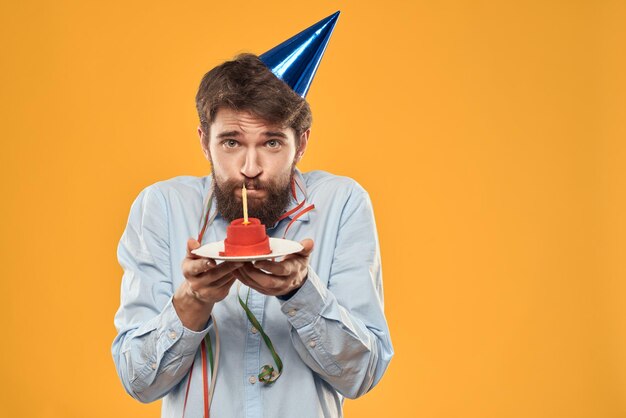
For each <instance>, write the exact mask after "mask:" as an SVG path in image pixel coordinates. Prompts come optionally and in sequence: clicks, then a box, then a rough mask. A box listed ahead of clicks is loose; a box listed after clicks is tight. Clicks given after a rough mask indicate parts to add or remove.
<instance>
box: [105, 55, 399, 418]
mask: <svg viewBox="0 0 626 418" xmlns="http://www.w3.org/2000/svg"><path fill="white" fill-rule="evenodd" d="M196 104H197V108H198V114H199V117H200V126H199V128H198V133H199V136H200V142H201V145H202V149H203V152H204V154H205V156H206V157H207V159H208V160H209V161H210V163H211V167H212V175H211V176H207V177H203V178H195V177H177V178H174V179H170V180H167V181H163V182H159V183H156V184H154V185H152V186H149V187H148V188H146V189H145V190H143V191H142V192H141V193H140V195H139V197H138V198H137V199H136V201H135V202H134V204H133V206H132V208H131V213H130V217H129V221H128V225H127V227H126V230H125V232H124V235H123V236H122V239H121V241H120V246H119V248H118V257H119V260H120V264H121V265H122V267H123V268H124V271H125V273H124V278H123V283H122V302H121V306H120V308H119V310H118V312H117V314H116V317H115V324H116V327H117V329H118V336H117V337H116V339H115V341H114V343H113V357H114V360H115V363H116V366H117V371H118V374H119V376H120V379H121V380H122V383H123V385H124V387H125V389H126V390H127V392H128V393H129V394H130V395H131V396H133V397H134V398H136V399H138V400H140V401H142V402H152V401H154V400H156V399H159V398H163V406H162V416H163V417H180V416H183V414H184V415H185V416H187V417H202V416H207V415H208V414H207V412H208V410H209V409H210V412H211V414H212V415H213V416H218V417H239V416H246V417H293V416H298V417H301V418H304V417H319V416H328V417H338V416H341V415H342V403H343V399H344V397H348V398H356V397H358V396H361V395H363V394H364V393H366V392H367V391H369V390H370V389H371V388H372V387H373V386H374V385H375V384H376V383H377V382H378V381H379V380H380V379H381V377H382V375H383V373H384V372H385V370H386V368H387V365H388V363H389V361H390V359H391V357H392V355H393V349H392V346H391V341H390V338H389V331H388V328H387V324H386V320H385V317H384V314H383V301H382V276H381V269H380V255H379V247H378V238H377V234H376V228H375V224H374V218H373V213H372V207H371V203H370V200H369V197H368V195H367V193H366V192H365V191H364V190H363V188H361V187H360V186H359V185H358V184H357V183H356V182H354V181H353V180H351V179H348V178H345V177H337V176H333V175H331V174H328V173H325V172H321V171H314V172H311V173H306V174H303V173H301V172H300V171H299V170H297V169H296V163H297V162H298V161H299V160H300V159H301V158H302V156H303V154H304V153H305V151H306V149H307V146H308V140H309V134H310V125H311V113H310V109H309V106H308V104H307V102H306V101H305V100H304V99H303V98H302V97H300V96H299V95H298V94H296V93H295V92H294V91H293V90H292V89H290V87H289V86H288V85H287V84H285V83H284V82H283V81H281V80H279V79H278V78H277V77H276V76H275V75H274V74H273V73H272V72H271V71H270V70H269V69H268V68H267V66H266V65H265V64H264V63H263V62H262V61H261V60H259V58H258V57H256V56H254V55H251V54H244V55H240V56H239V57H237V58H236V59H234V60H233V61H229V62H226V63H224V64H222V65H220V66H218V67H216V68H214V69H213V70H211V71H210V72H209V73H207V74H206V75H205V76H204V78H203V80H202V82H201V84H200V88H199V90H198V94H197V96H196ZM242 184H245V186H246V188H247V190H248V192H247V201H248V211H249V214H250V216H251V217H256V218H259V219H260V220H261V221H262V223H264V224H265V225H266V226H267V233H268V235H269V236H270V237H277V238H281V237H285V238H287V239H291V240H296V241H300V243H301V244H302V246H303V250H302V251H300V252H299V253H296V254H291V255H289V256H286V257H285V258H284V259H282V260H275V261H272V260H264V261H256V262H254V263H250V262H245V263H244V262H231V261H227V262H222V263H218V262H216V261H215V260H211V259H207V258H203V257H199V256H197V255H194V254H193V253H192V251H193V250H194V249H196V248H198V247H200V245H201V244H204V243H209V242H215V241H220V240H222V239H224V237H225V235H226V227H227V226H228V224H229V222H231V221H232V220H233V219H236V218H240V217H242V203H241V202H242V197H241V193H242V192H241V187H242ZM209 196H212V197H214V199H213V198H210V197H209ZM203 202H204V203H203ZM199 222H200V226H199V225H198V223H199ZM200 231H202V232H201V233H200V235H199V236H198V233H199V232H200ZM196 236H198V237H199V238H200V239H201V241H202V243H201V242H198V241H197V240H196V239H194V238H189V237H196ZM185 242H186V243H187V245H186V248H185V245H184V244H185ZM244 299H245V302H244ZM243 306H245V308H242V307H243ZM246 309H247V310H249V311H250V315H252V317H254V319H255V320H256V321H258V322H251V321H253V320H252V318H251V317H250V315H249V314H248V312H247V310H246ZM255 323H257V325H258V326H254V325H253V324H255ZM217 326H219V331H217V329H216V328H217ZM205 336H210V338H211V341H212V343H211V342H209V344H208V346H201V343H202V341H203V339H204V338H205ZM266 337H267V338H268V339H271V344H268V343H267V342H266V341H265V338H266ZM217 339H219V344H218V341H217ZM220 347H221V350H220V352H219V356H218V355H217V353H216V356H215V362H216V364H219V367H216V368H215V369H213V371H214V374H215V376H212V373H211V369H209V367H208V366H207V363H208V362H209V361H207V348H208V351H209V357H210V354H211V351H213V352H214V351H216V350H218V349H220ZM200 348H202V349H200ZM277 356H279V359H278V360H277ZM218 361H219V363H217V362H218ZM279 363H280V365H279ZM265 364H268V365H271V364H275V365H276V366H277V368H276V369H273V367H272V366H264V365H265ZM281 366H282V367H281ZM212 367H213V363H212V362H211V368H212ZM268 369H269V370H270V373H268ZM211 381H212V382H211ZM211 383H213V384H211Z"/></svg>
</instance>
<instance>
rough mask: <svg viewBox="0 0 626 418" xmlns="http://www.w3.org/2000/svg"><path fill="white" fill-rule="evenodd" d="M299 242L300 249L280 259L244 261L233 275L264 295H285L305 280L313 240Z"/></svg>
mask: <svg viewBox="0 0 626 418" xmlns="http://www.w3.org/2000/svg"><path fill="white" fill-rule="evenodd" d="M300 244H302V246H303V247H304V249H303V250H302V251H300V252H298V253H295V254H289V255H288V256H285V258H284V259H283V260H282V261H279V262H275V261H270V260H261V261H255V262H254V264H253V263H245V264H244V266H243V267H241V268H239V269H238V270H237V271H235V275H236V276H237V278H238V279H239V280H240V281H241V282H242V283H243V284H245V285H247V286H248V287H250V288H252V289H254V290H256V291H257V292H259V293H263V294H264V295H269V296H281V295H286V294H287V293H290V292H292V291H293V290H295V289H298V288H300V286H302V284H303V283H304V281H305V280H306V275H307V268H308V266H309V255H310V254H311V252H312V251H313V240H312V239H305V240H303V241H301V242H300Z"/></svg>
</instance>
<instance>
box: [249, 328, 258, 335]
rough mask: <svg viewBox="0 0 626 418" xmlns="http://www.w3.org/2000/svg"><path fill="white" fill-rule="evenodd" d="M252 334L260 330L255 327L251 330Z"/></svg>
mask: <svg viewBox="0 0 626 418" xmlns="http://www.w3.org/2000/svg"><path fill="white" fill-rule="evenodd" d="M250 332H251V333H253V334H256V333H257V332H258V330H257V329H256V328H255V327H252V328H250Z"/></svg>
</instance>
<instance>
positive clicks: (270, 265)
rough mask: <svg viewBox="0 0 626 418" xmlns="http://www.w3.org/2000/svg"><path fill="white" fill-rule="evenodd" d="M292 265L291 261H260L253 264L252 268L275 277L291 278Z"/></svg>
mask: <svg viewBox="0 0 626 418" xmlns="http://www.w3.org/2000/svg"><path fill="white" fill-rule="evenodd" d="M292 263H293V262H289V261H278V262H276V261H269V260H259V261H255V262H254V263H252V267H254V268H255V269H257V270H265V271H266V272H269V273H271V274H273V275H275V276H289V275H290V274H291V272H292V270H293V268H292Z"/></svg>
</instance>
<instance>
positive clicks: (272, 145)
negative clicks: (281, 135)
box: [265, 139, 281, 149]
mask: <svg viewBox="0 0 626 418" xmlns="http://www.w3.org/2000/svg"><path fill="white" fill-rule="evenodd" d="M265 145H266V146H267V147H268V148H272V149H276V148H280V145H281V143H280V141H278V140H277V139H270V140H269V141H267V142H266V143H265Z"/></svg>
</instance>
